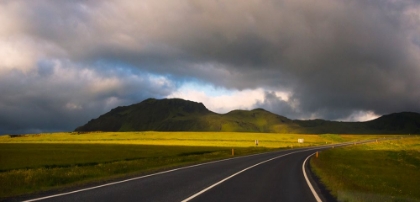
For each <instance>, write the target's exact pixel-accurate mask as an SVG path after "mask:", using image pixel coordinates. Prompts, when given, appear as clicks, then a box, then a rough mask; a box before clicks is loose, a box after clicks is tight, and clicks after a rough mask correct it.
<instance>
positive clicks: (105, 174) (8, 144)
mask: <svg viewBox="0 0 420 202" xmlns="http://www.w3.org/2000/svg"><path fill="white" fill-rule="evenodd" d="M380 137H382V136H376V135H375V136H361V135H333V134H327V135H293V134H273V133H228V132H226V133H221V132H218V133H211V132H109V133H102V132H97V133H85V134H78V133H53V134H37V135H25V136H0V197H10V196H16V195H20V194H26V193H33V192H38V191H45V190H49V189H57V188H63V187H68V186H75V185H81V184H85V183H90V182H98V181H103V180H110V179H115V178H120V177H127V176H133V175H140V174H145V173H150V172H155V171H158V170H164V169H169V168H173V167H178V166H183V165H189V164H194V163H199V162H205V161H210V160H216V159H222V158H229V157H232V156H231V151H232V148H234V149H235V155H236V156H237V155H246V154H252V153H258V152H266V151H272V150H274V149H280V148H283V149H284V148H291V147H294V148H296V147H304V146H314V145H325V144H331V143H339V142H345V141H355V140H364V139H374V138H380ZM387 137H389V136H387ZM298 138H303V139H305V143H303V144H298V143H297V139H298ZM255 140H259V146H258V147H256V146H255V143H254V141H255Z"/></svg>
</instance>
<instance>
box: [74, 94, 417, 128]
mask: <svg viewBox="0 0 420 202" xmlns="http://www.w3.org/2000/svg"><path fill="white" fill-rule="evenodd" d="M75 131H79V132H87V131H235V132H272V133H307V134H324V133H339V134H409V133H411V134H419V133H420V114H418V113H413V112H401V113H394V114H389V115H384V116H382V117H379V118H378V119H375V120H371V121H366V122H339V121H327V120H321V119H316V120H291V119H288V118H286V117H284V116H280V115H277V114H274V113H271V112H269V111H266V110H264V109H260V108H259V109H254V110H233V111H230V112H228V113H226V114H217V113H214V112H212V111H210V110H208V109H207V108H206V107H205V106H204V105H203V104H202V103H197V102H193V101H187V100H182V99H161V100H158V99H153V98H150V99H146V100H144V101H142V102H140V103H137V104H133V105H130V106H123V107H117V108H115V109H112V110H111V111H110V112H108V113H105V114H103V115H101V116H99V117H98V118H97V119H92V120H90V121H89V122H88V123H86V124H85V125H83V126H80V127H78V128H76V130H75Z"/></svg>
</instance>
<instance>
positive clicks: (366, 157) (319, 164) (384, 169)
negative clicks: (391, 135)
mask: <svg viewBox="0 0 420 202" xmlns="http://www.w3.org/2000/svg"><path fill="white" fill-rule="evenodd" d="M310 163H311V167H312V169H313V171H314V172H315V173H316V175H318V176H319V177H320V178H321V181H322V183H324V184H325V185H326V187H327V188H328V189H329V190H330V192H331V193H332V195H333V196H335V197H336V198H337V199H338V200H339V201H381V202H382V201H419V200H420V192H419V187H418V183H419V182H420V172H419V171H420V137H418V136H417V137H414V138H413V137H410V138H407V137H406V138H403V139H398V140H390V141H383V142H378V143H376V142H375V143H369V144H363V145H356V146H348V147H344V148H335V149H331V150H326V151H322V152H320V154H319V157H318V158H314V157H313V158H311V161H310Z"/></svg>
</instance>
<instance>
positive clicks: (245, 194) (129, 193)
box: [25, 148, 322, 202]
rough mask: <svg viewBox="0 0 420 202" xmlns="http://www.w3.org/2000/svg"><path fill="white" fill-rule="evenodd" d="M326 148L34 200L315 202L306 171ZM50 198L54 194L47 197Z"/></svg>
mask: <svg viewBox="0 0 420 202" xmlns="http://www.w3.org/2000/svg"><path fill="white" fill-rule="evenodd" d="M319 150H322V149H314V148H312V149H308V148H306V149H294V150H283V151H276V152H271V153H265V154H259V155H252V156H246V157H237V158H233V159H228V160H222V161H217V162H210V163H206V164H202V165H197V166H190V167H184V168H179V169H176V170H172V171H167V172H164V173H158V174H154V175H151V176H143V177H140V178H135V179H128V180H127V181H124V182H121V181H120V182H115V183H113V184H106V185H101V186H100V187H90V188H85V189H82V190H73V191H72V193H69V192H66V193H55V194H52V195H49V196H39V197H37V198H35V199H25V200H29V201H308V202H309V201H316V199H315V197H314V195H313V194H312V192H311V190H310V188H309V186H308V184H307V182H306V180H305V178H304V176H303V172H302V164H303V162H304V160H305V159H306V157H307V156H308V155H310V154H312V153H314V152H315V151H319ZM43 197H49V198H43Z"/></svg>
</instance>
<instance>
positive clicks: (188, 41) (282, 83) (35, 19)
mask: <svg viewBox="0 0 420 202" xmlns="http://www.w3.org/2000/svg"><path fill="white" fill-rule="evenodd" d="M6 2H8V3H9V4H8V5H6V4H7V3H3V5H2V6H10V5H12V4H13V5H14V8H15V9H14V10H16V12H15V13H14V14H15V15H14V16H12V18H13V20H14V22H15V23H16V27H20V28H21V29H17V31H16V30H15V31H16V33H15V34H17V35H19V34H21V35H22V34H23V35H25V36H27V37H30V38H33V39H34V40H38V41H43V42H46V43H48V44H53V47H55V48H53V49H46V53H45V54H46V55H47V56H50V57H55V58H64V59H67V60H68V61H70V63H75V64H86V65H87V66H89V68H90V69H93V70H94V71H95V72H98V73H100V72H104V74H108V75H103V76H111V75H112V74H114V73H113V72H112V71H111V70H110V69H113V67H104V66H102V65H98V61H104V63H108V64H112V63H118V65H116V67H115V68H121V66H124V68H125V69H128V70H130V71H136V69H137V70H139V71H140V72H146V73H151V74H155V75H163V76H164V77H166V78H170V79H171V80H172V81H173V82H176V81H178V80H188V79H197V80H201V81H204V82H208V83H210V84H213V85H215V86H220V87H223V88H227V89H239V90H242V89H255V88H264V89H268V91H270V90H274V91H275V90H278V91H288V92H291V97H290V100H293V102H295V103H298V105H296V106H295V107H294V108H290V103H288V102H286V101H284V100H281V99H279V98H277V97H275V95H274V94H272V93H269V92H267V94H266V96H265V100H264V101H261V102H259V103H256V106H264V107H266V108H267V109H271V110H272V111H274V112H278V113H281V112H282V113H281V114H284V115H290V116H292V117H317V118H324V119H343V118H346V117H349V116H351V115H352V114H354V112H355V111H372V112H374V113H377V114H380V115H381V114H386V113H391V112H398V111H417V112H420V106H419V105H418V102H419V101H420V91H419V90H418V86H420V68H419V65H420V54H419V53H420V52H419V48H420V47H419V43H418V41H419V40H418V39H419V38H420V35H419V34H418V33H420V32H419V31H420V29H419V27H420V26H419V25H420V20H419V16H418V14H416V12H414V11H417V13H418V11H419V10H420V5H419V3H418V2H417V1H409V0H408V1H386V0H385V1H362V0H360V1H358V0H356V1H348V0H327V1H316V2H315V1H305V0H294V1H282V0H261V1H241V0H237V1H227V2H223V3H221V2H216V1H210V0H209V1H188V0H178V1H170V2H160V1H142V2H133V1H70V2H69V1H31V2H28V1H6ZM57 49H59V50H58V51H52V50H57ZM39 66H40V67H42V68H41V69H39V72H38V73H39V74H40V75H43V76H48V75H50V74H51V68H50V66H49V64H47V63H41V64H39ZM118 74H119V73H118ZM134 74H139V75H141V74H142V73H134ZM120 76H121V77H128V76H129V74H127V75H120ZM2 82H5V81H2ZM14 83H15V82H10V83H7V85H16V84H14ZM137 85H140V86H142V85H144V84H137V83H135V84H127V86H126V87H127V88H126V90H122V89H119V91H118V92H119V93H120V94H118V93H117V90H114V91H112V92H111V93H109V94H107V93H105V94H104V95H102V96H103V97H101V99H104V98H107V97H109V96H112V95H115V93H116V94H118V95H117V96H116V97H118V98H120V99H125V98H124V97H127V98H126V99H127V103H128V102H129V101H132V100H133V99H135V98H131V96H134V97H136V93H134V92H137V93H139V94H140V95H141V96H139V97H146V96H152V97H158V96H162V97H164V96H165V95H167V94H169V91H170V90H171V87H162V88H155V89H153V88H151V90H146V89H148V88H150V86H148V87H147V88H146V87H145V88H143V87H140V89H144V90H145V91H147V92H148V93H146V94H144V93H140V91H141V90H138V91H137V90H136V87H137ZM146 86H147V85H146ZM78 87H79V88H82V87H81V86H78ZM75 89H77V87H75ZM3 91H4V89H3ZM22 91H23V92H26V91H24V90H22ZM9 93H10V92H9ZM153 95H157V96H153ZM98 96H99V95H98ZM54 99H56V98H54ZM98 99H99V98H91V100H92V101H93V100H95V101H97V100H98ZM45 102H46V101H45ZM97 102H99V101H97ZM102 104H103V103H102ZM99 105H100V104H99Z"/></svg>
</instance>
